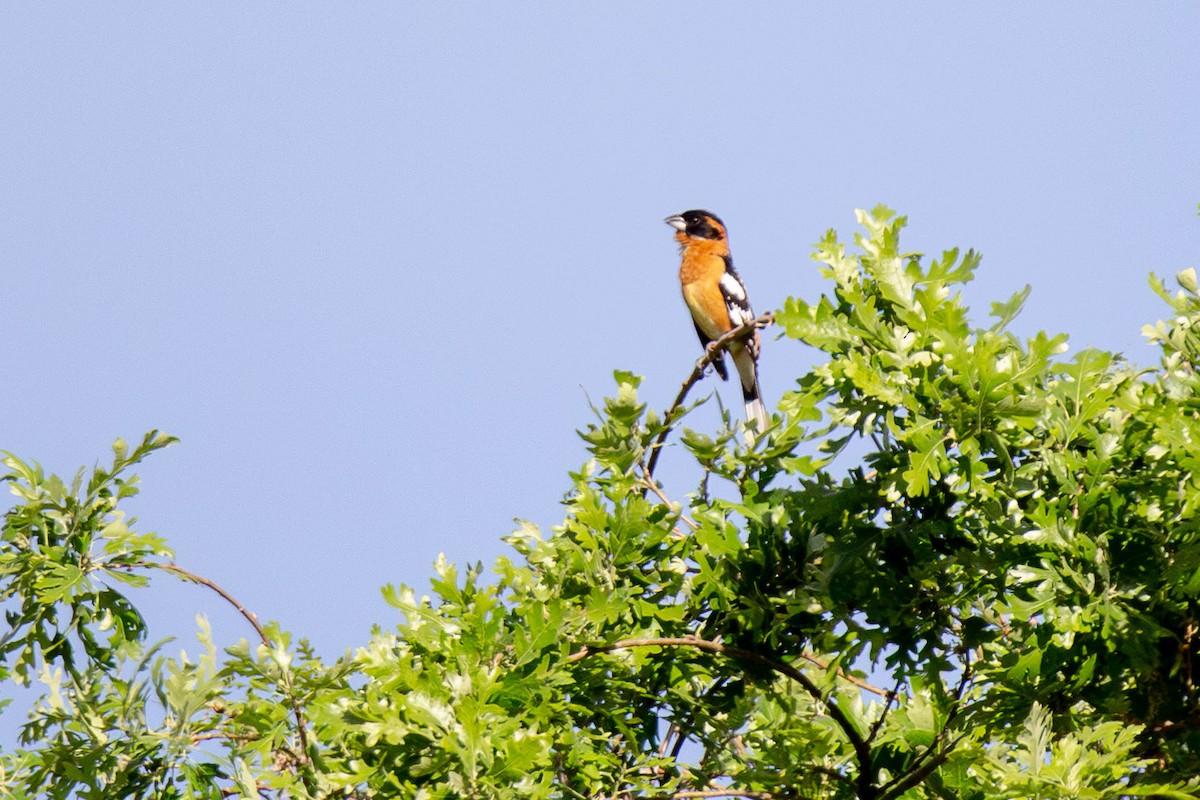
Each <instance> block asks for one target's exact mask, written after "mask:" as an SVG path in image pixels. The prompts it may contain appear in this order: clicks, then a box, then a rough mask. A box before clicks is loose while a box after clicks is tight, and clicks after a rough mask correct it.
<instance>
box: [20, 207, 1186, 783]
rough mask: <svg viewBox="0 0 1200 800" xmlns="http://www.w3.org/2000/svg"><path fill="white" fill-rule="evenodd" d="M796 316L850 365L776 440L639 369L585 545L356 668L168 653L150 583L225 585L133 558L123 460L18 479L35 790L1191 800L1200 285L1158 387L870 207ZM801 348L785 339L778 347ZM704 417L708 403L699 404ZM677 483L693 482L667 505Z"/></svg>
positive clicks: (591, 433) (489, 583)
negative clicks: (650, 395) (699, 422)
mask: <svg viewBox="0 0 1200 800" xmlns="http://www.w3.org/2000/svg"><path fill="white" fill-rule="evenodd" d="M859 222H860V224H861V225H862V228H863V232H862V233H860V234H858V235H857V236H856V237H855V245H856V247H855V248H854V249H853V252H852V251H851V250H850V249H848V248H847V247H846V245H845V244H843V243H842V242H840V241H839V239H838V237H837V236H836V234H835V233H834V232H833V231H830V232H829V233H827V234H826V235H825V237H824V238H823V239H822V240H821V242H820V243H819V244H818V245H817V248H816V253H815V256H814V257H815V259H816V260H817V261H818V262H819V264H820V265H821V272H822V274H823V275H824V276H825V278H826V279H827V280H828V281H829V287H828V291H827V293H826V294H824V295H823V296H822V297H821V298H820V299H819V300H817V301H815V302H812V303H809V302H806V301H804V300H801V299H790V300H788V301H787V302H786V303H785V304H784V306H783V307H782V308H781V309H779V310H778V311H777V312H775V313H774V314H773V315H768V316H766V317H764V318H762V319H760V320H758V321H756V322H755V323H753V324H752V325H750V326H745V327H744V328H741V329H738V330H737V331H734V332H732V333H731V334H730V336H729V337H727V338H726V339H725V340H722V341H721V342H719V343H718V344H717V347H718V348H720V347H722V346H724V345H726V344H727V343H728V341H729V339H731V338H733V337H736V336H745V335H748V333H749V331H750V329H751V327H753V326H755V325H757V326H769V325H777V326H778V328H779V330H780V331H781V332H782V335H783V336H784V337H786V338H787V339H788V340H789V341H791V342H794V343H796V345H797V346H807V347H809V348H815V349H816V351H818V352H819V353H820V354H821V356H822V357H821V359H819V360H818V363H817V365H816V366H814V367H813V368H812V369H810V370H808V371H806V372H805V373H804V374H802V375H800V376H799V377H798V379H797V382H796V385H795V388H794V389H792V390H791V391H789V392H788V393H787V394H786V395H785V396H784V397H783V398H782V400H781V401H780V403H779V416H777V417H776V420H775V422H774V424H773V426H772V428H771V429H770V430H768V431H765V432H755V431H745V430H744V429H743V428H742V427H741V426H740V425H735V424H734V423H733V422H732V421H731V420H730V417H729V416H728V415H725V417H724V424H723V425H722V427H721V428H720V430H717V431H715V432H711V433H703V432H699V431H694V430H686V429H684V430H682V433H680V434H679V435H678V440H679V444H678V445H675V446H669V437H670V434H671V433H673V432H677V431H679V430H680V429H681V424H682V422H683V421H684V420H685V419H686V417H687V415H688V413H689V412H690V411H691V410H692V409H694V408H695V407H696V405H698V403H696V402H693V403H691V404H687V403H686V398H687V396H688V395H689V394H690V390H691V389H692V388H693V387H694V386H695V384H696V381H697V379H698V378H699V377H700V376H701V375H702V374H703V372H704V369H705V366H706V363H707V361H708V360H709V359H710V358H711V357H712V355H713V352H710V353H709V354H708V355H706V357H705V358H704V359H702V360H701V362H700V363H699V364H698V365H697V367H696V369H695V370H694V371H693V373H692V375H691V376H690V377H689V378H688V379H687V381H685V383H684V386H683V387H682V389H681V391H680V396H679V400H678V401H677V402H676V403H675V404H674V405H673V406H672V407H671V408H670V409H669V410H668V411H667V412H665V413H663V414H659V413H656V412H655V411H653V410H651V409H649V408H647V407H646V405H645V404H644V403H642V402H641V401H640V400H639V398H638V389H639V383H640V379H639V378H637V377H635V376H633V375H630V374H628V373H623V372H618V373H616V381H617V391H616V394H615V396H613V397H611V398H609V399H607V400H605V402H604V404H603V408H600V409H597V421H596V422H595V423H594V424H593V425H591V426H589V427H588V429H587V430H586V431H583V432H582V435H583V439H584V441H585V443H586V446H587V448H588V450H589V453H590V458H589V460H588V461H587V463H586V464H585V465H584V466H583V467H582V468H581V469H580V470H579V472H577V473H574V474H572V476H571V480H572V482H573V489H572V491H571V494H570V496H569V501H568V504H567V510H566V516H565V519H564V521H563V523H562V525H561V526H559V527H557V528H556V529H555V530H554V531H553V532H552V533H551V534H548V535H544V534H543V533H542V532H540V531H538V530H536V529H535V528H533V527H532V526H528V525H526V526H524V527H522V528H521V529H520V530H518V531H517V532H515V533H514V534H512V535H511V536H510V537H508V539H507V541H508V542H509V544H510V545H511V546H512V548H513V551H514V555H513V556H512V557H508V558H501V559H500V560H499V561H498V562H497V564H496V565H495V567H494V569H493V570H492V573H491V574H490V575H487V576H485V575H484V572H483V570H482V568H481V567H480V566H478V565H477V566H474V567H471V568H469V569H466V570H465V571H461V572H460V571H459V570H458V569H457V568H456V567H455V566H454V565H452V564H449V563H446V562H444V561H440V562H439V563H438V564H436V575H435V577H434V578H433V580H432V586H431V589H430V594H429V595H428V596H422V597H418V596H417V593H416V592H415V591H413V590H412V589H410V588H407V587H399V588H393V587H388V588H386V589H385V596H386V598H387V600H388V602H389V603H390V604H391V605H392V606H394V607H395V608H396V609H397V610H398V611H399V612H400V614H399V616H400V620H399V622H398V623H396V624H394V625H391V626H389V627H388V628H383V627H380V628H378V629H376V631H375V633H374V635H373V636H372V638H371V640H370V641H369V642H368V643H367V644H366V646H365V647H364V648H362V649H361V650H360V651H359V652H358V653H357V654H356V655H354V656H352V657H350V658H347V659H345V660H342V661H339V662H336V663H334V664H331V665H327V664H325V663H323V662H322V661H321V660H320V659H318V658H317V657H316V656H315V655H314V654H313V653H312V652H311V651H310V649H309V648H308V647H307V645H306V644H305V643H304V642H303V640H299V641H297V642H294V641H293V639H292V637H291V636H290V635H289V634H287V633H286V632H284V631H281V630H279V629H278V628H277V627H275V626H272V625H267V626H259V625H258V623H257V621H256V618H255V617H254V616H253V614H250V613H249V612H246V611H245V610H244V609H241V607H240V605H238V608H239V610H242V611H243V613H245V615H246V618H247V620H248V622H249V623H250V624H251V625H253V627H254V630H255V641H253V642H243V643H241V644H240V645H238V646H236V647H234V648H231V649H229V650H227V651H225V652H224V653H223V654H219V653H218V652H217V650H216V648H215V647H214V646H212V644H211V638H209V637H207V636H206V634H205V632H204V630H203V628H202V631H201V634H202V637H201V638H202V640H203V641H205V642H207V643H208V644H207V646H206V648H205V649H204V650H203V651H202V652H201V653H199V654H198V655H197V656H193V657H190V658H178V659H172V658H169V657H167V656H165V655H163V654H162V653H161V652H160V651H159V650H158V649H157V648H156V647H154V646H147V645H146V644H145V643H144V641H145V639H146V630H145V625H144V623H143V621H142V619H141V617H140V616H139V614H138V612H137V609H136V607H135V606H134V605H133V604H132V602H131V601H130V599H129V597H128V595H127V594H126V590H125V587H126V586H129V585H144V584H145V583H146V582H147V581H148V578H149V576H150V575H151V574H153V573H154V572H155V571H160V572H161V571H166V572H169V573H173V574H174V575H176V576H177V577H181V578H183V579H185V580H192V581H197V582H201V583H204V584H205V585H207V586H209V588H211V589H213V590H214V591H216V592H219V593H220V594H221V596H222V597H224V598H225V599H226V600H227V601H229V602H232V603H234V604H235V605H237V603H236V600H234V599H233V598H232V597H231V596H229V595H228V594H227V593H225V592H224V590H222V589H221V588H220V587H217V586H216V585H215V584H212V583H211V582H209V581H206V580H205V579H203V578H201V577H200V576H196V575H193V574H192V573H190V572H187V571H186V570H185V569H184V568H182V567H180V566H178V565H176V564H174V562H173V561H172V560H171V558H172V556H171V552H170V550H169V549H168V548H167V546H166V544H165V543H164V542H163V541H162V540H161V539H160V538H158V537H156V536H153V535H150V534H142V533H135V532H134V531H132V530H131V529H130V527H129V526H128V525H127V524H126V522H125V521H124V519H123V517H122V516H121V512H120V510H119V507H118V505H119V502H120V501H121V500H123V499H124V498H125V497H128V496H129V495H130V494H132V493H133V492H134V491H135V490H136V484H135V479H132V478H127V477H125V476H126V473H127V471H128V469H129V468H130V467H131V466H133V465H134V464H136V463H138V462H139V461H140V460H141V459H142V458H144V457H145V456H147V455H148V454H150V453H151V452H153V451H155V450H157V449H159V448H161V447H164V446H166V445H168V444H170V443H171V441H172V440H171V439H170V437H166V436H163V435H161V434H158V433H151V434H149V435H147V437H146V438H145V440H144V441H143V442H142V443H141V445H139V446H138V447H137V448H135V449H133V450H132V451H130V450H129V449H128V447H127V446H126V445H125V444H124V443H123V442H120V441H119V442H118V443H117V445H116V447H115V448H114V449H115V460H114V463H113V466H112V467H111V468H106V469H97V470H96V471H94V472H93V473H92V474H91V476H90V477H89V479H88V480H87V481H86V483H85V482H84V480H83V477H82V473H81V474H80V476H78V477H77V478H76V479H75V481H74V482H72V483H71V484H70V485H67V484H66V483H64V482H63V481H61V480H59V479H57V478H55V477H53V476H51V477H47V476H45V475H44V474H43V473H42V472H41V470H40V469H39V468H38V467H37V466H36V465H35V464H30V463H27V462H24V461H21V460H19V459H17V458H15V457H11V456H10V457H9V458H8V459H7V460H6V461H5V464H6V465H7V467H8V469H9V470H10V472H9V474H8V476H7V479H8V481H9V483H10V486H11V487H12V489H13V491H14V492H15V493H16V495H17V498H18V500H17V504H16V505H15V506H14V507H13V509H12V510H11V511H10V512H9V513H8V515H7V517H6V521H5V528H4V536H3V542H4V549H3V552H2V555H0V580H2V581H3V582H2V583H0V587H2V591H3V596H4V598H5V602H6V613H7V618H8V622H9V626H10V630H9V632H8V633H7V635H6V636H5V637H4V638H3V640H0V656H2V658H3V662H2V669H3V672H2V674H0V677H3V678H6V679H11V680H13V681H16V682H18V683H29V682H30V681H31V680H32V679H33V678H34V677H38V678H39V679H40V680H41V681H42V682H43V683H44V684H45V685H46V687H47V688H46V691H45V697H44V698H43V700H42V701H41V702H40V703H39V705H38V707H37V708H36V709H35V711H34V712H33V714H32V716H31V718H30V721H29V722H28V723H27V725H26V726H25V729H24V732H25V735H24V742H23V744H22V747H21V748H19V749H17V750H14V751H13V752H10V753H7V754H5V755H4V756H3V758H2V760H0V786H2V787H3V788H4V790H5V791H6V792H7V793H8V794H9V795H11V796H13V797H18V798H21V797H53V798H60V797H61V798H65V797H119V796H121V797H124V796H129V797H154V798H168V797H204V798H217V797H221V796H223V795H224V794H228V793H236V794H240V795H241V796H247V797H249V796H255V795H263V796H280V797H428V798H434V797H489V798H491V797H495V798H509V797H511V798H517V797H521V798H524V797H531V798H541V797H545V798H601V797H605V798H626V797H628V798H642V797H655V798H665V797H676V798H697V797H718V796H730V797H748V798H860V800H868V799H871V798H873V799H875V800H891V799H892V798H902V797H903V798H951V797H970V798H985V797H986V798H992V797H1012V798H1018V797H1021V798H1024V797H1034V796H1036V797H1044V798H1050V797H1064V798H1065V797H1094V798H1117V797H1131V796H1154V797H1178V798H1184V797H1195V796H1198V795H1197V794H1196V793H1197V792H1198V791H1200V780H1197V779H1196V777H1195V776H1197V775H1200V755H1198V749H1200V695H1198V693H1197V689H1196V686H1195V683H1194V680H1195V679H1194V678H1193V676H1194V675H1197V674H1200V661H1198V660H1197V658H1198V656H1197V652H1196V651H1197V644H1198V636H1200V615H1198V610H1200V609H1198V604H1197V597H1198V596H1200V533H1198V531H1197V527H1198V526H1197V514H1196V511H1197V508H1198V507H1200V483H1198V481H1200V478H1198V477H1197V466H1198V465H1200V413H1198V412H1200V391H1198V388H1200V384H1198V381H1200V378H1198V377H1197V375H1196V371H1195V366H1196V361H1197V358H1198V357H1200V336H1198V335H1197V333H1196V328H1197V326H1198V325H1200V290H1198V287H1197V279H1196V275H1195V273H1194V272H1193V271H1190V270H1188V271H1185V272H1181V273H1179V275H1178V280H1179V283H1180V286H1181V287H1182V288H1181V291H1179V292H1177V293H1175V294H1172V293H1170V292H1169V291H1168V290H1167V288H1166V287H1165V285H1164V283H1163V281H1161V280H1159V279H1157V278H1153V277H1152V279H1151V284H1152V286H1153V288H1154V290H1155V291H1157V292H1158V293H1159V294H1160V295H1161V296H1162V297H1163V299H1164V300H1165V301H1166V302H1167V303H1168V304H1169V306H1170V308H1171V320H1170V321H1169V322H1160V323H1158V324H1157V325H1155V326H1148V327H1147V329H1146V334H1147V336H1148V337H1149V338H1150V339H1151V340H1152V341H1153V342H1155V343H1157V344H1158V345H1159V346H1160V347H1161V349H1162V361H1161V363H1160V365H1159V366H1158V367H1157V368H1155V369H1153V370H1148V369H1141V368H1138V367H1135V366H1133V365H1131V364H1129V363H1127V362H1125V361H1124V360H1123V359H1121V358H1120V357H1118V356H1115V355H1113V354H1111V353H1106V352H1101V351H1098V350H1085V351H1082V352H1080V353H1078V354H1075V355H1074V356H1073V357H1070V358H1067V357H1065V356H1064V353H1065V344H1066V338H1065V336H1061V335H1055V336H1049V335H1046V334H1038V335H1037V336H1034V337H1033V338H1031V339H1028V340H1024V341H1023V340H1021V339H1019V338H1018V337H1017V336H1015V335H1014V334H1013V333H1011V332H1009V331H1008V329H1007V326H1008V324H1009V323H1010V322H1011V320H1012V319H1013V318H1014V316H1015V315H1016V314H1017V313H1018V311H1019V309H1020V307H1021V304H1022V302H1023V301H1024V299H1025V296H1026V295H1027V293H1028V288H1026V290H1024V291H1022V292H1020V293H1018V294H1017V295H1015V296H1014V297H1012V298H1011V299H1009V300H1008V301H1006V302H1003V303H996V304H994V305H993V307H992V314H991V316H992V322H991V323H990V324H988V325H987V327H975V326H974V325H973V324H972V323H971V321H970V319H969V317H968V312H967V309H966V308H965V306H964V304H963V302H962V299H961V297H960V295H959V294H957V292H956V290H957V288H958V287H959V286H961V285H962V284H964V283H966V282H967V281H969V280H970V279H971V277H972V274H973V272H974V270H975V269H976V267H977V265H978V263H979V258H978V256H977V255H976V254H975V253H974V252H967V253H965V254H962V253H959V251H957V250H948V251H946V252H944V253H942V254H941V256H940V257H938V258H935V259H932V260H929V259H926V258H925V257H923V256H922V255H920V254H917V253H906V252H904V251H902V250H901V249H900V245H899V234H900V232H901V229H902V228H903V227H904V225H905V219H904V218H903V217H896V216H895V215H894V214H893V213H892V212H891V211H889V210H887V209H885V208H882V207H881V208H877V209H875V210H874V211H873V212H871V213H865V212H860V213H859ZM781 349H782V348H779V347H777V348H775V352H776V353H778V352H780V351H781ZM700 402H704V400H701V401H700ZM660 458H663V459H674V460H675V461H676V463H677V464H678V463H680V462H683V461H684V460H686V461H687V462H688V463H690V464H692V465H693V468H694V470H695V476H696V485H695V487H694V488H693V489H692V490H691V491H689V492H686V493H683V492H681V491H680V489H679V488H678V487H675V486H667V485H665V484H664V483H663V482H662V481H661V480H660V479H659V478H658V477H656V474H655V470H656V467H657V464H658V462H659V460H660Z"/></svg>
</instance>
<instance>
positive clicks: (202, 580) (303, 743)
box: [137, 561, 309, 784]
mask: <svg viewBox="0 0 1200 800" xmlns="http://www.w3.org/2000/svg"><path fill="white" fill-rule="evenodd" d="M137 566H139V567H145V568H147V569H161V570H164V571H166V572H171V573H174V574H175V575H178V576H179V577H181V578H183V579H184V580H186V581H191V582H192V583H198V584H200V585H201V586H207V587H208V588H209V589H212V590H213V591H214V592H216V593H217V594H218V595H220V596H221V598H222V599H223V600H225V602H227V603H229V604H230V605H231V606H233V607H234V608H235V609H237V611H238V613H239V614H241V615H242V617H243V618H244V619H245V620H246V621H247V622H249V623H250V625H251V627H253V628H254V632H255V633H257V634H258V638H259V640H260V641H262V643H263V646H264V647H266V648H267V649H270V648H271V647H272V646H273V643H272V641H271V639H270V637H268V636H267V632H266V630H265V629H264V628H263V626H262V624H260V623H259V621H258V615H257V614H255V613H254V612H253V611H251V610H249V609H248V608H246V607H245V606H244V605H242V603H241V601H239V600H238V599H237V598H236V597H234V596H233V595H231V594H230V593H229V592H227V591H225V589H223V588H222V587H221V586H220V584H218V583H216V582H215V581H212V580H209V579H208V578H206V577H204V576H203V575H197V574H196V573H194V572H192V571H191V570H187V569H184V568H183V567H181V566H179V565H178V564H168V563H163V562H155V561H139V562H138V563H137ZM281 667H282V672H281V680H280V686H281V688H282V689H283V691H284V694H285V695H286V696H287V698H288V700H289V701H290V703H291V706H292V716H293V717H295V719H296V739H297V740H298V742H299V744H300V754H301V756H300V759H299V760H300V761H302V762H303V764H301V766H303V765H306V764H307V763H308V761H309V755H308V728H307V725H308V723H307V722H306V721H305V718H304V711H303V710H302V709H301V708H300V701H299V700H298V699H297V698H296V695H295V694H294V693H293V692H292V682H291V670H289V669H288V668H287V667H283V666H282V665H281ZM301 777H302V779H304V781H305V783H306V784H307V783H308V782H309V780H308V779H307V778H306V777H304V773H303V772H302V773H301Z"/></svg>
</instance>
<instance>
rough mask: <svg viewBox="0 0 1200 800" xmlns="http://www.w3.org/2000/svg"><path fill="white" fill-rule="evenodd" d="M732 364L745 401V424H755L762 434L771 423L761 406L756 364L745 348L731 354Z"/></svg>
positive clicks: (751, 354)
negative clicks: (752, 422)
mask: <svg viewBox="0 0 1200 800" xmlns="http://www.w3.org/2000/svg"><path fill="white" fill-rule="evenodd" d="M733 363H734V365H736V366H737V368H738V377H739V378H741V384H742V399H743V400H745V401H746V422H751V421H754V422H757V423H758V432H759V433H762V432H763V431H765V430H766V429H767V426H768V425H769V424H770V423H771V417H770V416H769V415H768V414H767V407H766V406H765V405H763V401H762V391H761V390H760V389H759V387H758V363H757V362H756V361H755V359H754V354H753V353H751V352H750V350H749V349H746V348H743V349H741V350H739V351H737V352H735V353H733Z"/></svg>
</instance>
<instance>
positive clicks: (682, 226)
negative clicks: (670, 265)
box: [663, 209, 725, 245]
mask: <svg viewBox="0 0 1200 800" xmlns="http://www.w3.org/2000/svg"><path fill="white" fill-rule="evenodd" d="M663 222H665V223H667V224H668V225H670V226H671V227H672V228H674V229H675V231H676V233H675V239H676V240H677V241H678V242H679V243H680V244H682V245H687V244H688V243H689V242H691V241H693V240H695V239H709V240H714V241H718V242H719V241H724V240H725V223H724V222H721V218H720V217H718V216H717V215H716V214H714V213H712V212H711V211H702V210H700V209H693V210H692V211H684V212H683V213H682V214H675V215H673V216H670V217H667V218H666V219H665V220H663Z"/></svg>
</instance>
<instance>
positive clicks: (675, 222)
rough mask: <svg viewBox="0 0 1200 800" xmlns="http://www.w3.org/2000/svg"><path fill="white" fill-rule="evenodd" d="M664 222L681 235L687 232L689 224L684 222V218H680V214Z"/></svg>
mask: <svg viewBox="0 0 1200 800" xmlns="http://www.w3.org/2000/svg"><path fill="white" fill-rule="evenodd" d="M663 222H665V223H667V224H668V225H670V226H671V227H672V228H674V229H675V230H677V231H679V232H680V233H682V232H683V231H685V230H687V223H686V222H684V221H683V217H681V216H679V215H678V214H673V215H672V216H669V217H667V218H666V219H664V220H663Z"/></svg>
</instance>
